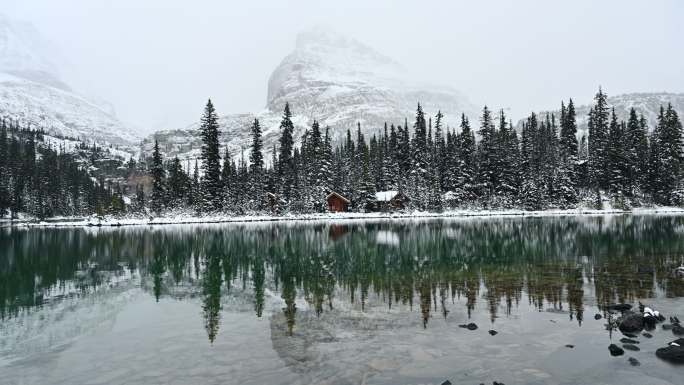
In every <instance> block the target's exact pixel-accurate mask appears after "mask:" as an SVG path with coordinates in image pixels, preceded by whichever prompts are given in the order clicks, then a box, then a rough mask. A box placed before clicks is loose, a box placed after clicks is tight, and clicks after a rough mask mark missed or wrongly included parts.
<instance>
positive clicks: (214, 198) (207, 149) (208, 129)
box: [200, 99, 223, 212]
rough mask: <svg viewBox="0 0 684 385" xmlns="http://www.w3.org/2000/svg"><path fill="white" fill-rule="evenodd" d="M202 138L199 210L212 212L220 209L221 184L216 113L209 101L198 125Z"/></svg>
mask: <svg viewBox="0 0 684 385" xmlns="http://www.w3.org/2000/svg"><path fill="white" fill-rule="evenodd" d="M200 137H201V138H202V151H201V159H202V171H203V172H204V175H202V180H201V185H202V202H201V206H200V207H201V211H203V212H212V211H217V210H220V209H221V206H222V200H223V199H222V198H223V195H222V193H223V191H222V190H223V189H222V186H221V155H220V154H219V125H218V115H217V114H216V110H215V109H214V105H213V104H212V103H211V99H210V100H209V101H207V105H206V107H205V109H204V115H203V116H202V121H201V126H200Z"/></svg>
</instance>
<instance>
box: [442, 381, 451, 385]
mask: <svg viewBox="0 0 684 385" xmlns="http://www.w3.org/2000/svg"><path fill="white" fill-rule="evenodd" d="M442 385H451V381H449V380H446V381H444V382H442Z"/></svg>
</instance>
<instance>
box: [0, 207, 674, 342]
mask: <svg viewBox="0 0 684 385" xmlns="http://www.w3.org/2000/svg"><path fill="white" fill-rule="evenodd" d="M682 225H684V217H678V216H618V217H585V218H571V217H567V218H566V217H562V218H507V219H484V220H480V219H467V220H453V219H452V220H449V219H439V220H424V221H420V220H407V221H396V222H395V221H378V222H335V223H330V222H312V223H303V222H300V223H287V224H286V223H282V224H245V225H236V224H230V225H204V226H162V227H131V228H121V229H81V228H65V229H0V245H1V246H0V254H1V255H2V258H0V317H2V319H3V320H6V319H11V318H12V317H16V316H17V315H19V314H20V313H21V312H31V311H32V310H33V309H35V308H40V307H42V306H44V305H45V304H47V303H51V302H54V301H59V300H60V298H64V297H66V296H87V295H88V294H89V293H91V292H93V291H95V290H98V288H100V287H102V286H107V285H112V282H113V280H116V279H117V277H119V278H122V277H124V278H125V277H131V276H139V277H140V279H141V282H142V285H143V287H144V288H146V289H148V290H149V292H150V293H151V294H152V295H154V296H155V297H156V299H157V300H159V298H161V297H164V296H169V297H174V298H179V299H184V298H193V297H200V298H201V302H202V313H203V319H204V325H203V326H204V328H205V329H206V332H207V336H208V338H209V340H210V341H211V342H213V341H214V340H215V338H216V337H217V335H219V333H220V329H221V314H222V312H223V311H229V310H231V309H230V304H229V303H228V304H227V303H226V302H225V301H223V300H222V298H225V297H226V296H229V295H231V291H235V290H236V289H241V290H240V291H241V292H242V293H249V295H250V296H251V298H249V302H250V303H252V304H253V309H254V313H255V317H262V315H263V314H264V310H265V303H266V299H265V297H266V295H267V293H276V295H277V296H280V298H281V299H282V306H281V310H280V311H281V313H280V314H279V315H277V316H278V317H279V318H280V317H284V320H285V321H284V325H283V329H282V330H280V332H282V333H285V334H287V335H292V334H293V333H294V332H295V331H296V330H297V327H298V325H297V319H298V318H297V316H298V311H300V309H299V308H298V303H299V304H301V303H302V302H300V301H304V303H306V304H307V305H308V306H307V308H308V309H311V311H312V313H313V314H315V315H316V316H320V315H321V314H323V313H324V312H327V311H332V310H333V309H334V303H335V301H333V300H334V299H336V296H344V297H346V298H339V299H340V300H345V301H348V303H350V304H351V305H354V306H360V309H361V311H362V312H363V311H366V307H367V302H368V301H369V298H371V297H373V298H374V299H375V300H376V301H380V302H381V303H383V304H385V306H386V307H387V309H393V307H394V308H396V307H397V306H402V307H401V309H408V310H411V309H413V308H414V307H416V308H419V309H420V315H419V316H418V315H417V314H418V313H416V317H420V318H419V319H416V321H419V322H420V323H421V324H422V325H423V327H425V328H428V327H429V326H430V319H431V317H444V318H447V317H449V315H450V313H453V312H465V313H467V315H468V317H470V316H471V315H472V314H473V312H476V311H479V312H487V313H488V317H489V318H490V319H491V320H492V321H494V320H495V319H496V318H497V317H499V316H501V315H502V314H499V313H500V312H501V309H505V311H506V313H507V314H510V312H511V309H512V308H513V307H518V306H520V303H521V301H527V302H529V305H531V306H533V308H535V309H538V310H544V309H545V307H550V308H551V309H550V310H552V311H559V312H567V314H568V316H569V317H570V318H571V319H573V320H576V322H578V323H580V324H581V323H582V321H583V319H584V318H585V315H584V308H585V306H586V305H591V306H598V308H599V309H601V310H603V311H604V312H605V311H606V307H607V306H608V305H610V304H613V303H615V302H634V301H636V300H639V299H648V298H653V297H681V296H683V295H684V280H682V279H681V278H676V277H674V276H673V275H672V271H673V269H675V268H676V267H677V266H679V265H680V264H681V262H682V259H683V258H682V256H683V255H684V253H683V252H682V246H683V241H684V233H683V232H682V230H683V229H684V227H682ZM462 298H463V299H465V301H464V302H465V308H460V307H456V306H457V305H456V304H458V303H461V301H460V300H459V301H455V299H462ZM395 310H396V309H395ZM592 316H593V314H592ZM198 327H199V325H198Z"/></svg>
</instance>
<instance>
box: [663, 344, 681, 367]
mask: <svg viewBox="0 0 684 385" xmlns="http://www.w3.org/2000/svg"><path fill="white" fill-rule="evenodd" d="M656 356H657V357H658V358H660V359H661V360H665V361H668V362H673V363H676V364H684V346H675V345H670V346H668V347H665V348H660V349H658V350H656Z"/></svg>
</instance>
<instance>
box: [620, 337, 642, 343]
mask: <svg viewBox="0 0 684 385" xmlns="http://www.w3.org/2000/svg"><path fill="white" fill-rule="evenodd" d="M620 342H622V343H623V344H638V343H639V341H637V340H633V339H631V338H620Z"/></svg>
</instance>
